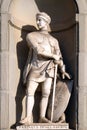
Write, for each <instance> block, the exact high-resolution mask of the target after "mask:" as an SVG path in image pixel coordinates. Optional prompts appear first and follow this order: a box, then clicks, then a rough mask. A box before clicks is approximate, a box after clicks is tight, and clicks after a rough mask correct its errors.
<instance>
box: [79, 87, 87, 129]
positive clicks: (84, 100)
mask: <svg viewBox="0 0 87 130" xmlns="http://www.w3.org/2000/svg"><path fill="white" fill-rule="evenodd" d="M86 87H87V86H86ZM78 121H79V122H78V124H79V130H86V129H87V92H84V91H81V90H80V92H79V106H78ZM85 128H86V129H85Z"/></svg>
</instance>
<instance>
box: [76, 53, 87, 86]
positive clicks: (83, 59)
mask: <svg viewBox="0 0 87 130" xmlns="http://www.w3.org/2000/svg"><path fill="white" fill-rule="evenodd" d="M78 84H79V86H87V53H81V52H80V53H79V81H78Z"/></svg>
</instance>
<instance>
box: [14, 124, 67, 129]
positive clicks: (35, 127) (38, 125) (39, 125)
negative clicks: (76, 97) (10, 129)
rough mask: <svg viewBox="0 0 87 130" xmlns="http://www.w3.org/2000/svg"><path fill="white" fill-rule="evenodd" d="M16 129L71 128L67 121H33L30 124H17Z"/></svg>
mask: <svg viewBox="0 0 87 130" xmlns="http://www.w3.org/2000/svg"><path fill="white" fill-rule="evenodd" d="M16 130H69V126H68V124H67V123H62V124H58V123H33V124H31V125H29V126H25V125H21V126H17V128H16Z"/></svg>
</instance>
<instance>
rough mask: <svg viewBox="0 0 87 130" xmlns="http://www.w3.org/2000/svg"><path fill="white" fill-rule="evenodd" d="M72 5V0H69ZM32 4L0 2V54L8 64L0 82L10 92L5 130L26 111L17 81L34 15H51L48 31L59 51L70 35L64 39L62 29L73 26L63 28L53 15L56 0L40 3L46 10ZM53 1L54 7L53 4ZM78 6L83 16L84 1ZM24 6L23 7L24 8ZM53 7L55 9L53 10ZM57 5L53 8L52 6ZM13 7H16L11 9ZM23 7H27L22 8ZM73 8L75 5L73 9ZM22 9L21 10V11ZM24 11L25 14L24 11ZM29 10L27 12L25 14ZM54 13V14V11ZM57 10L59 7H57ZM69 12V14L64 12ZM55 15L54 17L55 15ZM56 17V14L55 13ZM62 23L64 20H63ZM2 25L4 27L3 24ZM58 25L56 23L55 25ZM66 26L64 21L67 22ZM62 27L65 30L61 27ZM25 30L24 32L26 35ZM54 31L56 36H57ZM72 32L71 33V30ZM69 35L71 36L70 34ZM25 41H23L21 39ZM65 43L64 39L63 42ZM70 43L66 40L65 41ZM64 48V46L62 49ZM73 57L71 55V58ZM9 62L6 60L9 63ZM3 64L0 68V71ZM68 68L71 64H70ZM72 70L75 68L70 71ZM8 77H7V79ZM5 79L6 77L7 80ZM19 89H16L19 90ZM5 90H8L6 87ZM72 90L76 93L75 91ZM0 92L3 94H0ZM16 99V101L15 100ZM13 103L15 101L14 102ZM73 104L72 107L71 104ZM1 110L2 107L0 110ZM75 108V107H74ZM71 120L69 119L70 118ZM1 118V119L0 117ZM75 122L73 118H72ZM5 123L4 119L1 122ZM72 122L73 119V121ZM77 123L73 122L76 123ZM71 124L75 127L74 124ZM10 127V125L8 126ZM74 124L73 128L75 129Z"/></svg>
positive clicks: (20, 84)
mask: <svg viewBox="0 0 87 130" xmlns="http://www.w3.org/2000/svg"><path fill="white" fill-rule="evenodd" d="M71 1H72V3H73V0H71ZM30 2H31V3H33V4H32V6H30V4H29V0H27V1H26V3H25V1H24V0H15V1H14V0H3V1H2V3H1V32H2V40H1V50H2V54H1V56H2V57H1V59H3V58H4V57H5V58H6V60H7V62H6V64H5V65H4V66H6V68H5V69H6V73H5V74H4V71H3V70H2V72H1V75H4V77H5V78H6V80H5V81H6V82H5V83H4V80H3V79H1V80H2V84H1V87H2V89H3V86H5V88H4V89H5V90H6V91H9V96H8V94H7V98H6V99H7V100H6V102H7V103H6V104H7V105H8V104H9V106H8V107H7V111H6V113H5V115H4V117H5V119H9V121H8V122H9V123H8V122H7V123H3V125H2V128H4V126H5V127H6V128H7V127H9V126H11V125H12V124H14V123H15V122H16V121H18V120H20V117H21V112H22V109H25V105H24V104H25V99H24V96H25V89H24V88H22V87H21V86H22V83H21V82H19V81H21V80H22V77H21V74H22V70H23V67H24V64H25V61H26V58H27V57H25V56H26V55H27V53H28V50H27V46H26V41H25V35H26V33H27V32H29V31H33V30H35V28H33V27H31V26H35V27H36V23H35V17H34V16H35V14H36V12H38V11H39V10H40V11H43V10H44V11H47V13H49V14H50V15H51V17H53V18H54V20H53V23H52V24H51V28H52V31H53V32H52V35H54V36H55V37H57V38H59V41H60V47H61V50H62V51H63V49H62V45H63V47H65V46H66V44H65V45H64V44H63V43H64V41H65V40H66V39H68V37H69V36H70V35H68V36H67V34H66V35H65V36H64V35H63V33H62V30H63V29H64V30H67V28H68V27H71V25H72V24H71V23H72V22H73V24H74V22H75V21H74V19H73V20H71V19H70V21H71V22H69V24H66V26H65V25H64V23H62V24H61V20H62V19H61V18H63V16H60V19H57V17H58V16H57V15H56V14H57V13H54V11H53V9H54V8H55V7H57V1H56V0H55V2H54V1H51V2H50V1H49V0H48V1H42V3H43V4H44V5H45V4H46V6H47V7H48V6H49V3H50V5H51V6H49V8H50V7H51V8H50V9H49V8H47V7H45V6H44V7H45V8H43V6H42V5H43V4H42V3H41V1H39V0H35V1H34V0H30ZM52 2H54V3H55V4H54V5H53V3H52ZM76 2H77V4H78V7H79V12H81V13H84V12H85V13H86V10H87V9H86V5H87V4H86V1H84V2H83V1H81V0H80V1H78V0H77V1H76ZM28 4H29V6H30V8H29V9H28V8H27V7H28ZM25 5H26V6H25ZM52 5H53V6H54V7H53V8H52ZM55 5H56V6H55ZM14 6H15V8H14ZM25 7H26V8H25ZM31 7H32V8H33V9H34V11H31V10H30V9H31ZM73 7H74V6H73ZM22 9H24V10H22ZM26 10H27V11H26ZM28 11H29V13H28ZM55 11H56V12H57V10H56V8H55ZM58 11H59V8H58ZM67 13H68V12H67ZM54 14H55V15H54ZM58 14H59V12H58ZM73 18H75V14H74V15H73ZM64 20H65V22H66V20H67V19H64ZM8 21H9V26H8ZM3 23H4V24H3ZM58 23H59V24H58ZM66 23H67V22H66ZM27 24H28V25H30V26H26V25H27ZM5 27H6V30H4V28H5ZM22 27H23V34H22V36H23V37H22V38H21V32H22V30H21V29H22ZM62 27H64V28H62ZM26 31H27V32H26ZM60 31H61V34H62V35H61V34H59V32H60ZM56 32H57V33H56ZM71 32H72V31H71ZM70 34H71V33H70ZM62 36H64V37H65V38H64V39H65V40H64V41H62ZM23 38H24V39H23ZM66 42H67V40H66ZM68 42H69V41H68ZM65 48H66V47H65ZM65 53H66V54H67V55H66V57H65V58H64V59H65V62H66V64H67V65H68V66H69V64H68V63H70V61H69V60H67V56H68V54H69V52H68V53H67V52H66V51H63V55H65ZM72 58H73V56H72ZM8 59H9V60H8ZM3 64H4V63H2V66H1V68H3ZM71 68H73V67H72V65H71ZM73 69H74V68H73ZM73 69H72V70H71V73H73ZM67 70H69V68H67ZM8 75H9V77H8ZM7 77H8V78H7ZM18 86H19V89H18ZM6 87H7V88H6ZM74 91H75V90H74ZM2 93H3V91H2ZM15 97H16V98H15ZM15 100H16V102H15ZM21 101H22V102H23V106H21V105H22V104H21ZM17 105H18V106H19V105H20V109H21V110H20V109H18V107H17ZM74 105H75V104H74ZM16 107H17V109H18V111H16ZM1 109H2V107H1ZM74 109H75V107H74ZM73 113H74V116H73V118H74V117H75V110H74V111H73V112H72V114H73ZM17 114H18V115H17ZM24 115H25V113H23V115H22V116H24ZM71 117H72V116H71ZM2 119H3V118H2ZM75 119H76V117H75ZM3 120H4V119H3ZM73 120H74V119H73ZM75 123H76V122H75ZM75 123H74V125H75ZM8 124H9V125H8ZM74 125H73V126H74ZM74 127H75V126H74Z"/></svg>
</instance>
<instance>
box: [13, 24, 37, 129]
mask: <svg viewBox="0 0 87 130" xmlns="http://www.w3.org/2000/svg"><path fill="white" fill-rule="evenodd" d="M35 30H36V28H35V27H34V26H30V25H25V26H23V27H22V29H21V38H22V41H19V42H18V43H17V46H16V51H17V60H18V68H19V69H20V77H19V83H18V86H17V92H16V97H15V102H16V123H15V124H13V125H12V126H11V129H14V128H15V127H16V126H17V125H18V123H19V121H20V120H21V115H22V112H23V104H22V101H23V99H24V97H25V95H26V85H24V84H23V70H24V66H25V64H26V60H27V57H28V51H29V48H28V46H27V42H26V35H27V34H28V33H30V32H32V31H35Z"/></svg>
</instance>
